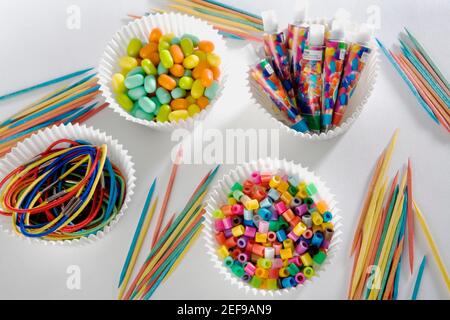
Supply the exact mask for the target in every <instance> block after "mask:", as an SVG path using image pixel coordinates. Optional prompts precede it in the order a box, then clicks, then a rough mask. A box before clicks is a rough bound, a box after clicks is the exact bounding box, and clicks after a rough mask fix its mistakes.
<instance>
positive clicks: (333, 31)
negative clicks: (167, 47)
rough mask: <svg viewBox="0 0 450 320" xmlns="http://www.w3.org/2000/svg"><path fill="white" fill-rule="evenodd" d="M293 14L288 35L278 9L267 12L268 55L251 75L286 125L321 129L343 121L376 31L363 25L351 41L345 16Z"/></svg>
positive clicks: (313, 130)
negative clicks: (313, 19) (318, 18)
mask: <svg viewBox="0 0 450 320" xmlns="http://www.w3.org/2000/svg"><path fill="white" fill-rule="evenodd" d="M294 16H295V17H294V22H293V23H290V24H289V25H288V29H287V36H286V35H285V33H284V32H283V31H281V32H278V23H277V19H276V16H275V13H274V12H273V11H265V12H263V13H262V18H263V23H264V32H265V33H264V35H263V43H264V53H265V58H264V59H263V60H261V61H260V62H259V63H258V64H256V65H255V66H253V67H252V69H251V75H252V77H253V79H254V80H255V81H256V83H257V84H258V86H259V88H260V89H261V90H262V91H263V92H264V93H265V94H266V95H267V96H268V97H269V98H270V99H271V100H272V102H273V103H274V104H275V106H276V107H277V108H278V109H279V110H280V111H281V112H282V113H283V114H284V115H285V117H284V118H285V121H283V122H284V123H285V124H286V125H288V126H289V127H290V128H292V129H294V130H296V131H299V132H310V133H316V134H319V133H321V132H327V131H328V130H330V129H333V128H335V127H338V126H339V125H340V124H341V123H342V120H343V117H344V114H345V112H346V109H347V106H348V104H349V100H350V98H351V96H352V94H353V92H354V90H355V88H356V86H357V84H358V81H359V78H360V75H361V72H362V70H363V68H364V66H365V64H366V62H367V61H368V57H369V55H370V53H371V48H370V46H369V42H370V38H371V33H370V31H369V28H368V27H367V26H365V25H362V26H361V27H360V29H359V30H358V32H356V34H354V35H353V39H352V41H351V42H350V41H347V36H346V32H345V28H344V23H343V21H342V20H333V21H331V23H326V24H325V23H324V24H318V23H317V24H308V23H307V22H306V13H305V8H299V9H298V10H296V12H295V15H294Z"/></svg>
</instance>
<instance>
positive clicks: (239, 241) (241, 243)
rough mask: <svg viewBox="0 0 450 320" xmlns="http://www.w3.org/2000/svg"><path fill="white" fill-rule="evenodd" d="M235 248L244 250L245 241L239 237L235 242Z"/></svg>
mask: <svg viewBox="0 0 450 320" xmlns="http://www.w3.org/2000/svg"><path fill="white" fill-rule="evenodd" d="M237 246H238V247H239V248H241V249H243V248H245V247H246V246H247V239H246V238H244V237H240V238H239V239H238V241H237Z"/></svg>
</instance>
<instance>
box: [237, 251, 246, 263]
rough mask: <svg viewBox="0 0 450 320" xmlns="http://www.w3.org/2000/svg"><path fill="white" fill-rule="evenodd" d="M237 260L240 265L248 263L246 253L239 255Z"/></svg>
mask: <svg viewBox="0 0 450 320" xmlns="http://www.w3.org/2000/svg"><path fill="white" fill-rule="evenodd" d="M237 259H238V261H239V262H241V263H244V262H247V261H248V254H246V253H239V255H238V257H237Z"/></svg>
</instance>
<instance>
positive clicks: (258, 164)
mask: <svg viewBox="0 0 450 320" xmlns="http://www.w3.org/2000/svg"><path fill="white" fill-rule="evenodd" d="M254 171H267V172H272V173H278V172H279V173H283V174H288V175H294V176H297V177H298V178H299V179H301V180H305V181H308V182H313V183H314V184H315V185H316V187H317V190H318V193H319V195H320V198H321V199H323V200H325V201H326V202H327V203H328V206H329V208H330V211H331V212H332V213H333V219H332V222H333V224H334V235H333V238H332V239H331V243H330V246H329V249H328V252H327V259H326V260H325V261H324V263H323V264H322V265H321V266H320V267H319V268H318V269H317V270H316V269H315V271H316V274H315V276H314V277H312V278H311V279H307V281H305V282H304V283H303V284H302V285H298V286H297V287H295V288H284V289H279V290H266V289H256V288H253V287H252V286H250V285H249V284H248V283H245V282H244V281H242V280H241V279H239V278H237V277H236V276H235V275H234V274H232V273H231V271H230V270H229V269H228V268H227V267H226V266H225V265H224V263H223V260H222V259H220V257H219V256H218V255H217V248H218V244H217V242H216V240H215V238H214V235H215V232H214V218H213V215H212V213H213V211H214V210H216V209H217V208H219V207H220V206H221V205H223V204H224V203H227V195H228V193H229V190H230V189H231V187H232V186H233V184H234V183H235V182H237V181H240V182H243V181H244V180H245V179H248V177H250V175H251V173H252V172H254ZM334 198H335V196H334V195H333V194H332V193H331V192H330V190H329V189H328V188H327V187H326V186H325V183H324V182H323V181H322V180H321V179H320V178H319V177H317V176H316V175H315V174H314V173H313V172H311V171H309V170H308V169H307V168H303V167H302V166H301V165H299V164H295V163H294V162H292V161H287V160H284V159H283V160H278V159H269V158H267V159H259V160H257V161H252V162H250V163H245V164H242V165H240V166H238V167H237V168H236V169H234V170H231V171H230V172H229V173H228V174H226V175H224V176H223V177H222V179H221V180H219V181H218V182H217V184H216V185H215V187H214V188H213V189H211V191H210V193H209V195H208V200H207V201H206V212H205V221H204V228H203V238H204V241H205V246H206V250H207V254H208V255H210V258H211V261H212V263H213V266H214V268H215V269H217V270H218V271H219V273H220V274H222V275H223V277H224V279H225V281H227V282H230V283H231V284H232V285H234V286H237V287H238V288H239V289H241V290H244V291H245V292H246V293H247V294H248V293H250V292H251V293H253V294H254V295H259V294H261V295H263V296H266V295H269V296H274V295H282V294H287V293H291V292H293V290H294V291H295V290H300V287H304V286H307V285H310V283H314V282H315V281H316V279H318V278H319V277H320V275H321V274H322V273H323V272H324V271H325V269H326V268H327V267H328V265H330V264H331V263H332V260H333V259H334V257H335V255H336V252H337V250H338V249H339V244H340V243H341V242H342V240H341V234H342V231H341V230H342V223H341V220H342V217H341V216H340V215H339V212H340V210H339V209H338V208H337V202H336V201H335V199H334Z"/></svg>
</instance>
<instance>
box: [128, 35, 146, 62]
mask: <svg viewBox="0 0 450 320" xmlns="http://www.w3.org/2000/svg"><path fill="white" fill-rule="evenodd" d="M141 48H142V41H141V40H139V39H138V38H133V39H131V40H130V42H129V43H128V47H127V54H128V55H129V56H130V57H134V58H136V57H137V56H138V55H139V51H140V50H141Z"/></svg>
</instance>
